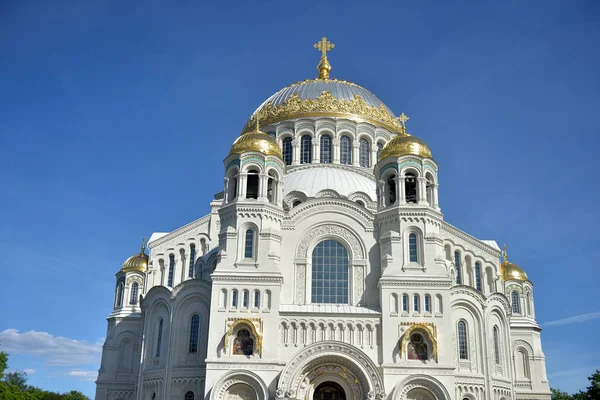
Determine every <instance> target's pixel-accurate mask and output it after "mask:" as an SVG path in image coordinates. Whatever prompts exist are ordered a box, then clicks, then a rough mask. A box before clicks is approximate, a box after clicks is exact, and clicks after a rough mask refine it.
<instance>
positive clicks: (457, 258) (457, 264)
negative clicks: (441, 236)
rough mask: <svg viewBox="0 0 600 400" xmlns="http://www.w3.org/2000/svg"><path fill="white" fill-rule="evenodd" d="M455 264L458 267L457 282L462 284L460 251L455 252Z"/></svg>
mask: <svg viewBox="0 0 600 400" xmlns="http://www.w3.org/2000/svg"><path fill="white" fill-rule="evenodd" d="M454 266H455V267H456V284H457V285H461V284H462V279H461V276H460V253H459V252H458V251H455V252H454Z"/></svg>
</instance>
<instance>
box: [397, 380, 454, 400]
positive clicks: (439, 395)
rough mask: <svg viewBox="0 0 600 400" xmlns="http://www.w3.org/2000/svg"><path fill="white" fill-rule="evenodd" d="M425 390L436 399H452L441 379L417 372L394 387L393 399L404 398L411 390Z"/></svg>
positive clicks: (401, 399) (399, 399)
mask: <svg viewBox="0 0 600 400" xmlns="http://www.w3.org/2000/svg"><path fill="white" fill-rule="evenodd" d="M419 390H420V391H423V392H425V393H427V392H428V393H430V394H431V395H433V399H435V400H450V393H448V390H447V389H446V387H445V386H444V384H443V383H441V382H440V381H439V380H437V379H435V378H434V377H432V376H429V375H422V374H416V375H411V376H409V377H407V378H405V379H404V380H403V381H402V382H400V383H399V384H398V386H396V387H395V388H394V391H393V392H392V397H391V400H404V399H407V398H408V394H409V392H411V391H419Z"/></svg>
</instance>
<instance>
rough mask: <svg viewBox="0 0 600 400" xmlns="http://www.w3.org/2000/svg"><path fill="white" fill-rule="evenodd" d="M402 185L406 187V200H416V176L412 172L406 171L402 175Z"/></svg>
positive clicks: (414, 201) (410, 201)
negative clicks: (403, 175)
mask: <svg viewBox="0 0 600 400" xmlns="http://www.w3.org/2000/svg"><path fill="white" fill-rule="evenodd" d="M404 187H405V189H406V191H405V193H406V202H407V203H416V202H417V178H416V177H415V175H414V174H411V173H408V174H406V176H405V177H404Z"/></svg>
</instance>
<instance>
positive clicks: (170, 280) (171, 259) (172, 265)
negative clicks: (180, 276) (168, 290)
mask: <svg viewBox="0 0 600 400" xmlns="http://www.w3.org/2000/svg"><path fill="white" fill-rule="evenodd" d="M174 269H175V255H174V254H169V278H168V281H167V286H169V287H173V271H174Z"/></svg>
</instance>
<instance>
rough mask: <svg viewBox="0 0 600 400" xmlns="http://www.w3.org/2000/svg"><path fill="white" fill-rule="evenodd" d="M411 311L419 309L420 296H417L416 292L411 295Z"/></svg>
mask: <svg viewBox="0 0 600 400" xmlns="http://www.w3.org/2000/svg"><path fill="white" fill-rule="evenodd" d="M413 311H414V312H419V311H421V298H420V297H419V295H418V294H415V295H414V296H413Z"/></svg>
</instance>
